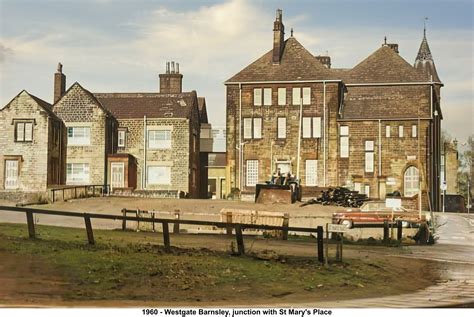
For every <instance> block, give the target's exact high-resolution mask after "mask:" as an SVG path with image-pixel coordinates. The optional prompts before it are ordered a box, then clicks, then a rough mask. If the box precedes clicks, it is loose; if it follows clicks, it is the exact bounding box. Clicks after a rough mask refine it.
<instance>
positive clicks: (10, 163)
mask: <svg viewBox="0 0 474 317" xmlns="http://www.w3.org/2000/svg"><path fill="white" fill-rule="evenodd" d="M17 188H18V160H6V161H5V189H17Z"/></svg>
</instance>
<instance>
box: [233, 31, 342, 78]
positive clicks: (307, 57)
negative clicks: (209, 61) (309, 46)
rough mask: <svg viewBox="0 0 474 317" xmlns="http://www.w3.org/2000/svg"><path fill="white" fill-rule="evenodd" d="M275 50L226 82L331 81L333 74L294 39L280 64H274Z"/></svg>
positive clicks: (291, 38)
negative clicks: (273, 55)
mask: <svg viewBox="0 0 474 317" xmlns="http://www.w3.org/2000/svg"><path fill="white" fill-rule="evenodd" d="M272 54H273V50H270V51H268V52H267V53H266V54H264V55H263V56H262V57H260V58H259V59H257V60H256V61H255V62H253V63H252V64H250V65H248V66H247V67H245V68H244V69H243V70H241V71H240V72H239V73H237V74H236V75H234V76H233V77H231V78H230V79H228V80H227V81H226V83H227V84H229V83H233V82H251V81H291V80H322V79H331V78H332V77H333V76H332V73H331V72H330V70H329V69H327V68H326V67H325V66H324V65H323V64H321V62H320V61H318V60H317V59H316V58H315V57H314V56H313V55H312V54H311V53H310V52H308V50H306V49H305V48H304V47H303V45H301V44H300V43H299V42H298V41H297V40H296V39H295V38H294V37H290V38H288V39H287V40H286V41H285V42H284V47H283V52H282V57H281V60H280V64H273V61H272Z"/></svg>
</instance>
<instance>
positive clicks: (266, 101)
mask: <svg viewBox="0 0 474 317" xmlns="http://www.w3.org/2000/svg"><path fill="white" fill-rule="evenodd" d="M263 105H265V106H271V105H272V89H271V88H265V89H263Z"/></svg>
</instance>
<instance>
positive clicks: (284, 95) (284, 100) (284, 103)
mask: <svg viewBox="0 0 474 317" xmlns="http://www.w3.org/2000/svg"><path fill="white" fill-rule="evenodd" d="M281 92H283V93H282V94H280V93H281ZM281 101H283V103H281ZM286 101H287V100H286V88H283V87H280V88H278V101H277V104H278V105H279V106H286Z"/></svg>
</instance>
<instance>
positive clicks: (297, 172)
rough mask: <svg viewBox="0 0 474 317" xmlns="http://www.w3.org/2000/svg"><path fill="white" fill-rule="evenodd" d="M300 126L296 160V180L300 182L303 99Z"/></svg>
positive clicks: (301, 100)
mask: <svg viewBox="0 0 474 317" xmlns="http://www.w3.org/2000/svg"><path fill="white" fill-rule="evenodd" d="M299 121H300V122H299V125H298V153H297V159H296V179H297V180H298V181H300V158H301V125H302V123H303V98H300V120H299Z"/></svg>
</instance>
